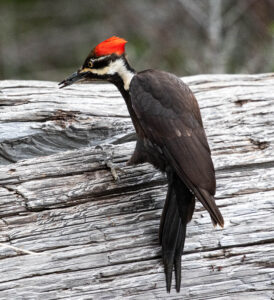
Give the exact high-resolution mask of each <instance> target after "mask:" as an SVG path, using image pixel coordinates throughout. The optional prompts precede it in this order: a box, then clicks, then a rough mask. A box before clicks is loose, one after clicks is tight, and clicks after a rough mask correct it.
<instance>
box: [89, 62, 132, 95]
mask: <svg viewBox="0 0 274 300" xmlns="http://www.w3.org/2000/svg"><path fill="white" fill-rule="evenodd" d="M89 71H90V72H91V73H93V74H97V75H114V74H115V73H117V74H118V75H119V76H120V77H121V78H122V80H123V83H124V89H125V90H128V89H129V85H130V82H131V80H132V77H133V76H134V73H133V72H132V71H130V70H128V69H127V67H126V66H125V63H124V61H123V59H122V58H118V59H116V60H115V61H111V62H110V64H109V65H108V66H106V67H104V68H102V69H90V70H89Z"/></svg>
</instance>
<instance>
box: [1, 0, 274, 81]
mask: <svg viewBox="0 0 274 300" xmlns="http://www.w3.org/2000/svg"><path fill="white" fill-rule="evenodd" d="M0 17H1V18H0V79H11V78H12V79H39V80H57V81H59V80H61V79H63V78H64V77H65V76H67V75H68V74H70V73H71V72H73V71H74V70H75V69H77V68H78V67H79V66H80V65H81V64H82V62H83V60H84V58H85V57H86V55H87V54H88V52H89V51H90V50H91V48H93V47H94V46H95V45H96V44H97V43H99V42H101V41H103V40H104V39H106V38H108V37H110V36H112V35H118V36H121V37H123V38H125V39H126V40H128V44H127V46H126V49H127V54H128V57H129V60H130V62H131V64H132V65H134V67H135V68H136V69H137V70H142V69H146V68H158V69H164V70H166V71H170V72H174V73H176V74H177V75H181V76H182V75H192V74H199V73H262V72H273V71H274V0H241V1H239V0H169V1H167V0H74V1H72V0H56V1H53V0H14V1H13V0H1V2H0Z"/></svg>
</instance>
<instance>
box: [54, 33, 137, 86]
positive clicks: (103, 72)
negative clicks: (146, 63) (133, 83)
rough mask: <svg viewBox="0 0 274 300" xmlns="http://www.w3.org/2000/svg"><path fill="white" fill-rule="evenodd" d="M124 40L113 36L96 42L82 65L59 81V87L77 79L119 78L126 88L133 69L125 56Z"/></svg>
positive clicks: (110, 79)
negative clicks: (98, 42)
mask: <svg viewBox="0 0 274 300" xmlns="http://www.w3.org/2000/svg"><path fill="white" fill-rule="evenodd" d="M126 43H127V41H126V40H124V39H122V38H119V37H116V36H113V37H111V38H109V39H107V40H105V41H103V42H102V43H100V44H98V45H97V46H96V47H95V48H94V49H93V50H92V51H91V52H90V53H89V55H88V57H87V58H86V59H85V61H84V64H83V65H82V67H81V68H80V69H79V70H78V71H77V72H75V73H73V74H72V75H71V76H69V77H68V78H66V79H64V80H63V81H61V82H60V83H59V85H60V88H63V87H66V86H68V85H71V84H73V83H75V82H77V81H80V80H81V81H91V80H108V81H111V82H115V81H117V80H119V79H120V80H121V81H122V82H123V85H124V88H125V89H128V87H129V83H130V80H131V78H132V77H133V75H134V70H133V69H132V68H131V67H130V66H129V64H128V62H127V60H126V58H125V44H126Z"/></svg>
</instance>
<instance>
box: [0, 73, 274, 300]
mask: <svg viewBox="0 0 274 300" xmlns="http://www.w3.org/2000/svg"><path fill="white" fill-rule="evenodd" d="M184 81H185V82H186V83H188V84H189V85H190V87H191V89H192V90H193V91H194V93H195V95H196V97H197V99H198V102H199V104H200V107H201V113H202V115H203V120H204V125H205V129H206V132H207V136H208V140H209V144H210V146H211V149H212V154H213V160H214V163H215V167H216V175H217V194H216V198H217V200H216V201H217V204H218V206H219V207H220V208H221V211H222V214H223V216H224V219H225V228H224V229H219V228H217V229H213V227H212V224H211V221H210V218H209V215H208V214H207V213H206V212H205V210H204V209H203V208H202V206H201V205H200V204H198V205H197V208H196V210H195V213H194V217H193V220H192V221H191V223H190V224H189V226H188V232H187V239H186V245H185V254H184V255H183V257H182V288H181V293H180V294H176V293H175V292H174V291H172V293H171V294H167V293H166V288H165V279H164V272H163V266H162V264H161V259H160V256H161V253H160V247H159V245H158V228H159V222H160V215H161V210H162V207H163V203H164V198H165V194H166V184H165V182H166V180H165V177H164V176H163V175H162V174H161V173H159V172H157V171H155V170H154V169H153V167H152V166H150V165H148V164H143V165H139V166H136V167H126V166H124V163H125V162H126V161H127V159H128V158H129V157H130V155H131V153H132V151H133V149H134V145H135V142H134V139H135V134H134V130H133V126H132V124H131V120H130V118H129V115H128V112H127V110H126V106H125V104H124V101H123V99H122V98H121V97H120V95H119V93H118V91H117V90H116V89H115V87H113V86H111V85H106V84H96V85H75V86H72V87H69V88H67V89H63V90H59V89H58V88H57V84H56V83H53V82H39V81H2V82H0V164H1V166H0V268H1V273H2V276H1V278H0V299H61V298H62V299H222V300H225V299H226V300H227V299H235V300H236V299H237V300H238V299H256V300H260V299H271V297H274V296H273V274H274V226H273V207H274V170H273V168H274V156H273V141H274V130H273V128H274V117H273V116H274V105H273V101H274V98H273V97H274V75H273V74H260V75H200V76H192V77H185V78H184ZM106 157H108V158H112V159H113V162H114V163H117V164H119V165H122V166H123V167H122V172H120V173H119V176H120V180H119V181H118V182H115V181H113V178H112V175H111V173H110V171H109V169H107V168H106V166H105V163H104V160H105V158H106Z"/></svg>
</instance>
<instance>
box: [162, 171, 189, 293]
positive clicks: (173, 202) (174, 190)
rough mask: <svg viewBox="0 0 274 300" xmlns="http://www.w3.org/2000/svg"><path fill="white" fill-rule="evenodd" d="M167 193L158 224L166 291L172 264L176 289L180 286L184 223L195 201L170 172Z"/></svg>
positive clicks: (185, 223) (170, 278) (168, 288)
mask: <svg viewBox="0 0 274 300" xmlns="http://www.w3.org/2000/svg"><path fill="white" fill-rule="evenodd" d="M168 181H169V185H168V193H167V197H166V202H165V206H164V209H163V213H162V219H161V225H160V243H161V245H162V256H163V263H164V268H165V275H166V286H167V291H168V292H170V289H171V282H172V271H173V266H174V269H175V281H176V291H177V292H179V291H180V287H181V255H182V252H183V249H184V242H185V235H186V225H187V222H189V221H190V220H191V217H192V214H193V210H194V206H195V202H194V197H193V195H192V194H191V193H190V191H189V189H188V188H187V187H186V186H185V185H184V183H183V182H182V181H181V180H180V179H179V177H178V176H177V175H176V174H175V173H172V175H170V174H169V176H168Z"/></svg>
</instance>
